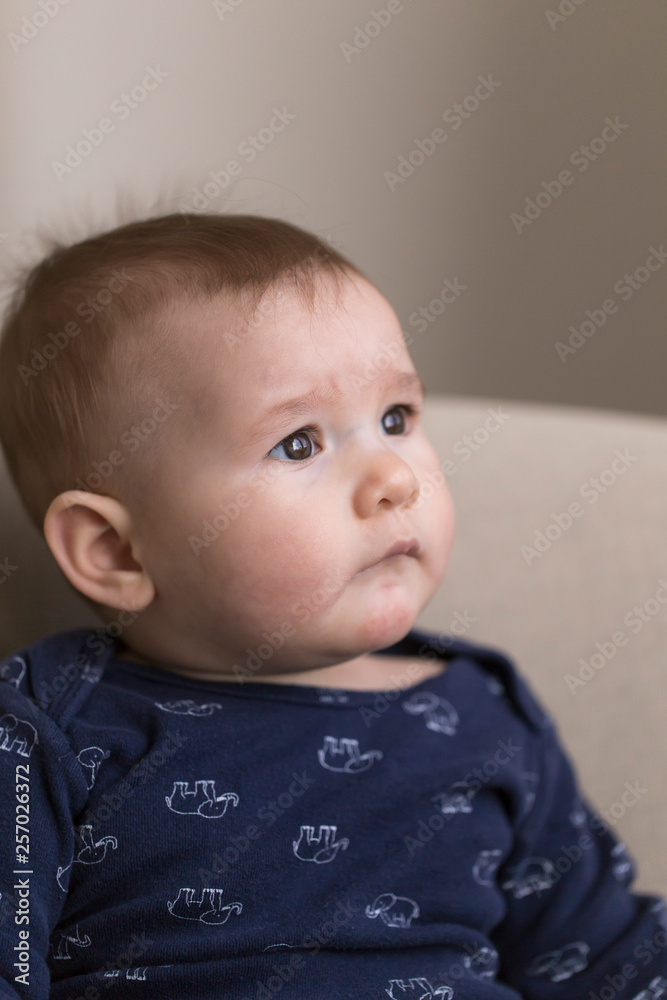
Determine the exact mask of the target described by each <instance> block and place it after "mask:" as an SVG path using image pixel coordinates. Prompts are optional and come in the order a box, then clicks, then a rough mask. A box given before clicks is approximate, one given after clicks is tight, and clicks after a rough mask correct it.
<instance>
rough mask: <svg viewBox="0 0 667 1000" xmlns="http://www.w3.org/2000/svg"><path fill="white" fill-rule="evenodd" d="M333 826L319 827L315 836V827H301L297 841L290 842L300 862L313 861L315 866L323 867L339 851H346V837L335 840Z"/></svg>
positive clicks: (347, 842) (347, 841) (347, 844)
mask: <svg viewBox="0 0 667 1000" xmlns="http://www.w3.org/2000/svg"><path fill="white" fill-rule="evenodd" d="M337 829H338V827H335V826H320V828H319V831H318V834H317V836H315V827H313V826H302V827H301V829H300V831H299V839H298V840H293V841H292V848H293V850H294V853H295V855H296V856H297V858H299V860H300V861H314V862H315V864H318V865H325V864H327V863H328V862H329V861H333V859H334V858H335V857H336V855H337V854H338V851H339V850H343V851H345V850H347V848H348V846H349V843H350V841H349V840H348V839H347V837H343V838H342V840H336V831H337Z"/></svg>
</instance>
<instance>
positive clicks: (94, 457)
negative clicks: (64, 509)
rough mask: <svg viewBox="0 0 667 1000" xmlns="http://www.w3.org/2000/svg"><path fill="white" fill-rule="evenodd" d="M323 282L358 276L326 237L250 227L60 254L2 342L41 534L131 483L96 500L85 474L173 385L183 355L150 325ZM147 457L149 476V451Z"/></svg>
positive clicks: (25, 285) (235, 224)
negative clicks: (191, 308)
mask: <svg viewBox="0 0 667 1000" xmlns="http://www.w3.org/2000/svg"><path fill="white" fill-rule="evenodd" d="M322 273H325V274H328V275H332V276H334V277H335V278H336V280H338V278H340V277H341V276H343V275H345V274H348V273H352V274H357V275H361V272H360V271H359V270H358V268H356V267H354V265H352V264H351V263H350V262H349V261H348V260H347V259H346V258H345V257H344V256H342V255H341V254H340V253H339V252H338V251H336V250H335V249H333V248H332V247H331V246H328V245H327V244H326V243H325V242H324V241H323V240H320V239H319V238H318V237H317V236H315V235H312V234H310V233H308V232H306V231H304V230H302V229H300V228H298V227H296V226H293V225H291V224H289V223H287V222H283V221H280V220H277V219H267V218H262V217H259V216H251V215H229V216H219V215H197V214H173V215H165V216H161V217H158V218H152V219H147V220H144V221H139V222H132V223H130V224H128V225H123V226H120V227H118V228H116V229H113V230H111V231H109V232H105V233H102V234H100V235H97V236H93V237H91V238H89V239H85V240H83V241H81V242H79V243H76V244H74V245H73V246H63V245H62V244H57V245H56V246H55V247H53V248H52V249H51V252H50V253H49V254H48V256H46V257H45V258H44V259H43V260H42V261H41V262H40V263H39V264H37V266H35V267H33V268H32V269H31V270H30V271H29V273H28V274H27V276H25V277H24V278H23V280H22V281H21V283H20V285H19V287H18V288H17V289H16V292H15V294H14V297H13V299H12V301H11V303H10V306H9V309H8V312H7V315H6V318H5V321H4V325H3V329H2V339H1V340H0V444H1V445H2V448H3V451H4V454H5V458H6V461H7V465H8V467H9V471H10V474H11V476H12V478H13V480H14V483H15V485H16V487H17V490H18V492H19V494H20V495H21V498H22V500H23V502H24V504H25V507H26V510H27V512H28V514H29V515H30V517H31V519H32V521H33V522H34V524H35V525H36V526H37V528H38V529H39V530H40V531H41V529H42V524H43V520H44V514H45V513H46V510H47V509H48V506H49V504H50V502H51V501H52V500H53V498H54V497H56V496H58V494H60V493H62V492H65V491H66V490H70V489H80V488H83V489H90V490H92V491H93V492H98V491H99V492H103V493H109V494H110V495H114V491H113V483H114V482H117V481H122V477H123V476H127V475H130V474H131V471H132V467H131V463H127V464H124V465H123V466H120V468H118V469H114V476H115V478H114V479H113V480H111V479H110V480H109V481H108V482H104V483H103V484H102V485H101V486H100V487H99V489H96V481H95V480H94V478H93V477H92V476H91V475H90V472H91V469H92V468H94V463H97V465H98V467H99V464H100V461H101V460H106V456H108V455H109V454H110V452H111V449H113V447H114V444H115V443H116V442H117V441H118V439H119V436H120V434H121V432H123V431H124V429H125V428H127V427H128V426H129V424H130V423H131V422H132V420H136V419H140V418H141V416H146V415H147V414H148V413H150V410H151V408H152V407H153V406H154V405H155V400H156V399H157V398H159V397H160V396H161V394H164V393H165V392H168V391H169V386H173V385H174V380H175V379H177V378H178V371H174V367H175V365H174V361H175V359H176V360H177V359H178V358H179V357H180V358H185V357H186V356H187V351H188V345H187V343H183V342H181V343H173V340H174V338H173V335H172V337H171V342H170V336H169V334H170V330H169V324H168V322H166V323H165V322H160V323H156V322H152V321H153V320H154V318H155V317H157V316H158V315H160V314H162V315H164V314H165V310H167V311H168V307H169V304H170V303H173V302H174V301H175V300H178V299H190V300H193V301H197V300H199V301H202V300H204V301H206V300H210V299H211V298H213V297H214V296H216V295H218V294H220V293H229V294H230V295H232V296H235V297H237V298H240V300H241V301H243V302H244V303H247V304H248V307H249V308H250V307H253V308H254V307H255V306H256V305H257V304H258V302H259V301H260V299H261V296H262V295H263V294H264V292H265V291H267V290H268V289H269V288H270V287H271V286H273V285H274V284H276V283H278V282H283V281H287V282H290V283H291V285H292V286H293V288H294V289H295V290H296V291H297V292H298V294H299V295H301V296H302V297H304V298H305V299H306V300H307V301H310V302H311V303H312V299H313V294H314V287H315V283H316V281H315V279H316V277H317V275H318V274H322ZM361 276H363V275H361ZM130 334H131V337H130V336H129V335H130ZM221 335H222V334H221ZM128 339H129V340H130V341H131V344H132V349H131V350H129V349H128V347H127V344H128ZM165 346H168V347H169V350H165ZM176 367H177V365H176ZM157 436H159V435H156V437H157ZM141 457H142V468H145V467H147V466H148V464H149V462H150V460H151V449H150V448H148V449H145V451H142V456H141ZM128 466H129V469H130V471H128ZM97 478H98V479H101V477H99V476H98V477H97Z"/></svg>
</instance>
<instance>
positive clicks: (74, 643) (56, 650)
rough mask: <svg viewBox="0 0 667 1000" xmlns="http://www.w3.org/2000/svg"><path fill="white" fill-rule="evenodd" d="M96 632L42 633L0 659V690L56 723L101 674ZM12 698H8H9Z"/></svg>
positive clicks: (80, 629) (101, 648)
mask: <svg viewBox="0 0 667 1000" xmlns="http://www.w3.org/2000/svg"><path fill="white" fill-rule="evenodd" d="M94 636H95V632H94V631H92V630H91V629H86V628H79V629H70V630H68V631H64V632H58V633H55V634H54V635H49V636H45V637H44V638H42V639H38V640H36V641H35V642H33V643H30V644H29V645H27V646H24V647H22V648H20V649H18V650H16V651H15V652H14V653H12V654H10V655H9V656H7V657H5V659H4V660H2V661H1V662H0V684H1V685H2V688H1V690H2V691H3V692H4V694H5V696H6V697H5V699H4V700H5V701H6V698H7V697H10V696H14V697H15V698H16V699H19V700H21V699H26V700H27V701H28V702H29V703H30V704H31V705H32V706H34V708H35V709H36V710H39V711H41V712H42V713H44V714H45V715H47V716H49V717H50V718H51V719H53V720H54V721H55V722H57V723H58V724H62V723H63V722H64V721H65V716H66V715H69V714H70V711H71V709H73V708H74V706H75V705H78V704H79V702H81V701H83V700H85V699H86V698H87V697H88V695H89V694H90V692H91V690H92V688H93V686H94V685H96V684H97V682H98V681H99V680H100V678H101V676H102V674H103V673H104V665H103V662H102V661H103V659H104V657H101V656H100V654H101V653H103V652H104V649H103V647H101V646H99V645H96V644H95V642H91V637H94ZM10 700H11V699H10Z"/></svg>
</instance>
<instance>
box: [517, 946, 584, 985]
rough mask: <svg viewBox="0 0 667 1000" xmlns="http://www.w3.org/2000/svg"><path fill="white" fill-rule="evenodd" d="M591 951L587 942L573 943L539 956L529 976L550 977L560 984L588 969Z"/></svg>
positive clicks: (531, 967)
mask: <svg viewBox="0 0 667 1000" xmlns="http://www.w3.org/2000/svg"><path fill="white" fill-rule="evenodd" d="M589 951H590V948H589V947H588V945H587V944H586V942H585V941H573V942H572V943H571V944H565V945H563V947H562V948H556V950H555V951H547V952H545V954H544V955H538V956H537V958H536V959H535V960H534V961H533V962H532V963H531V965H530V966H529V967H528V968H527V969H526V972H527V973H528V975H529V976H548V977H549V979H550V980H551V982H552V983H560V982H562V981H563V980H564V979H569V978H570V977H571V976H573V975H574V974H575V973H576V972H581V970H582V969H585V968H586V966H587V965H588V953H589Z"/></svg>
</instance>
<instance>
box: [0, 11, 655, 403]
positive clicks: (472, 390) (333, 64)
mask: <svg viewBox="0 0 667 1000" xmlns="http://www.w3.org/2000/svg"><path fill="white" fill-rule="evenodd" d="M61 2H62V0H5V3H4V4H3V6H2V11H1V12H0V45H1V46H2V52H3V58H2V81H1V82H2V84H3V87H2V93H3V95H4V97H3V98H2V103H1V104H0V113H1V115H2V132H3V150H4V156H3V157H2V168H1V169H2V173H1V175H0V179H1V184H0V231H1V232H2V234H3V239H2V242H1V243H0V254H1V255H2V261H3V262H7V261H8V260H9V261H13V260H15V259H16V258H17V256H18V257H19V258H22V257H23V256H25V255H26V253H30V247H31V240H30V237H29V234H30V233H31V231H32V230H33V228H34V226H35V225H36V224H39V225H41V226H42V227H45V228H47V230H48V229H50V230H53V231H55V232H56V233H58V234H63V235H64V236H65V237H66V238H70V237H74V236H78V235H84V234H85V233H86V232H88V231H89V230H90V229H91V228H95V227H96V226H98V227H99V226H107V225H110V224H113V222H114V221H115V216H114V211H115V209H114V206H115V204H116V203H117V201H118V199H119V197H120V196H121V195H122V197H123V198H128V197H129V198H131V199H132V200H133V202H134V204H136V206H137V207H138V210H139V211H140V212H141V213H142V214H146V213H148V212H150V211H151V210H154V209H155V208H156V207H157V208H158V209H165V210H169V209H173V208H176V209H178V208H179V207H184V206H188V205H192V203H193V200H194V197H195V190H196V189H202V187H203V185H204V184H205V183H207V182H208V183H209V185H210V186H209V188H208V189H207V190H208V194H209V195H210V197H208V196H207V198H206V199H205V198H204V197H202V198H201V200H200V201H199V202H198V205H199V206H204V205H205V207H207V208H208V209H213V210H231V211H251V212H259V213H263V214H269V215H278V216H283V217H286V218H288V219H290V220H292V221H294V222H296V223H298V224H301V225H304V226H306V227H308V228H311V229H314V230H316V231H318V232H319V233H320V234H322V235H324V236H327V237H329V238H330V239H331V240H332V241H335V242H336V244H337V245H339V246H340V247H341V248H342V249H343V250H344V251H345V252H347V253H348V254H349V255H351V256H352V257H353V259H354V260H355V261H356V262H357V263H358V264H360V265H361V266H362V267H363V268H364V269H365V270H366V271H367V273H368V274H369V276H370V277H371V278H372V279H373V280H374V281H376V282H377V284H378V285H379V286H380V287H381V288H382V289H383V290H384V291H385V292H386V293H387V294H388V295H389V296H390V298H391V299H392V302H393V303H394V305H395V307H396V309H397V312H398V314H399V317H400V318H401V321H402V323H403V326H404V328H405V330H406V331H407V332H408V333H409V334H410V340H411V350H412V353H413V356H414V358H415V362H416V364H417V366H418V368H419V370H420V371H421V372H422V374H423V376H424V378H425V380H426V383H427V385H428V387H429V389H431V390H434V391H446V392H453V393H456V394H460V395H485V394H488V395H492V396H494V397H496V398H506V399H524V400H542V401H550V402H562V403H570V404H581V405H586V406H602V407H608V408H618V409H625V410H635V411H645V412H653V413H667V393H665V391H664V372H665V370H666V368H667V356H666V355H667V343H666V340H665V338H664V336H660V334H661V333H662V329H663V325H664V321H663V314H664V303H665V287H666V277H667V266H662V267H661V268H659V269H656V270H654V271H649V270H640V272H639V278H640V280H641V279H643V278H644V277H646V275H648V279H649V280H648V281H646V283H645V284H638V287H637V289H636V290H633V289H631V288H629V287H628V285H627V284H625V282H624V279H623V276H624V275H625V274H630V275H632V274H634V272H635V271H636V270H637V268H642V267H645V261H646V259H647V257H648V256H649V253H650V248H651V247H655V248H657V249H659V248H660V246H661V241H662V240H666V239H667V228H666V218H665V197H664V195H665V169H664V164H665V134H666V133H665V120H664V100H663V99H662V96H663V94H664V92H665V75H666V72H667V63H666V61H665V59H664V52H665V42H666V41H667V8H666V6H665V4H664V3H661V2H660V0H578V2H575V0H559V2H560V8H561V9H562V11H563V12H564V13H560V14H559V13H558V11H559V2H557V0H553V2H545V0H523V2H515V0H402V2H399V0H391V2H390V3H389V2H388V0H375V2H370V0H368V2H366V0H363V2H362V0H335V2H329V3H324V2H321V3H313V2H312V0H282V2H280V3H278V2H275V0H228V2H222V0H219V2H216V3H214V2H212V0H188V2H185V0H180V2H179V0H141V2H138V0H134V2H132V0H114V2H113V3H102V2H100V0H69V2H67V3H65V4H64V5H62V6H61V5H60V4H61ZM40 3H41V5H42V6H40ZM392 11H393V13H391V12H392ZM567 11H570V13H569V14H566V12H567ZM373 12H375V15H374V14H373ZM390 14H391V16H390ZM24 19H27V20H24ZM42 22H46V23H42ZM371 22H372V23H371ZM380 22H385V23H384V24H380ZM369 23H371V27H370V29H369V31H368V33H366V32H365V26H366V25H367V24H369ZM35 25H36V26H35ZM358 29H361V31H359V30H358ZM362 32H363V33H362ZM21 33H23V35H21ZM371 34H372V35H373V37H369V36H370V35H371ZM29 35H32V36H34V37H29V38H27V37H25V38H24V37H23V36H29ZM364 36H365V37H364ZM365 41H366V44H365V45H364V42H365ZM352 46H354V48H353V47H352ZM147 67H151V68H153V70H157V72H156V73H155V74H154V76H153V77H152V78H150V79H149V80H148V81H147V83H148V84H149V86H153V87H154V88H155V89H153V90H152V91H144V92H143V93H144V94H145V99H144V100H140V101H136V100H133V98H132V96H130V101H131V102H133V103H135V104H136V106H134V107H130V106H128V105H127V104H123V98H122V95H123V94H124V93H128V92H129V93H130V95H131V92H132V89H133V88H135V87H137V86H138V87H141V86H142V80H143V79H144V77H145V76H146V74H147ZM161 77H162V78H161ZM480 77H481V78H485V79H487V80H489V81H490V82H489V84H488V85H487V87H486V88H485V87H484V86H482V85H481V84H480V82H479V80H480ZM476 88H479V96H482V95H485V99H484V100H482V101H481V102H479V106H478V107H476V108H475V105H476V103H478V102H477V100H476V99H475V98H474V96H473V97H472V98H470V99H469V100H468V103H467V108H468V109H469V110H470V113H468V111H467V110H465V109H464V114H466V115H467V117H466V118H465V119H463V118H461V117H459V116H458V114H457V112H456V110H455V105H456V104H457V102H458V103H460V102H463V101H464V99H465V98H466V97H469V96H470V95H474V92H475V89H476ZM489 91H491V92H489ZM141 95H142V91H141V90H139V91H138V92H135V97H136V96H139V97H141ZM123 108H124V110H123ZM274 109H278V110H279V111H281V112H282V111H283V109H286V111H287V116H285V115H283V118H284V119H285V118H287V117H288V116H293V118H291V119H290V120H288V121H287V123H285V120H283V121H281V120H280V118H276V117H275V110H274ZM448 112H449V113H448ZM443 115H444V116H445V118H444V119H443ZM607 118H611V119H612V120H617V121H618V123H619V125H618V127H617V131H618V134H616V133H614V131H613V130H609V129H607V132H606V135H607V138H609V139H612V138H613V141H610V142H608V143H607V144H606V148H603V147H605V141H604V139H602V140H599V137H600V136H601V135H602V133H603V129H604V128H605V121H606V119H607ZM102 119H106V120H107V123H106V126H105V127H106V128H107V129H108V131H107V132H106V133H105V132H103V131H99V134H98V133H97V132H95V131H94V130H96V129H99V123H100V121H101V120H102ZM271 124H273V126H274V127H275V129H277V128H281V129H282V131H277V130H275V131H271ZM620 126H623V127H622V128H621V127H620ZM84 129H88V130H89V131H92V134H93V136H94V137H95V138H96V139H97V140H99V144H98V145H96V146H94V147H93V148H92V151H91V152H90V155H87V156H85V157H84V158H83V159H82V160H81V162H80V164H79V165H76V166H74V167H73V168H72V169H71V170H69V169H66V170H58V168H54V163H57V162H60V163H63V162H64V159H65V154H66V148H67V146H69V145H71V146H74V147H76V145H77V143H78V142H79V141H80V140H81V139H82V138H84V133H83V130H84ZM267 129H268V130H269V131H264V132H261V130H267ZM434 129H436V130H437V129H439V130H440V132H436V137H437V138H438V139H439V140H441V141H440V142H439V143H435V142H433V141H432V140H431V143H430V146H432V147H433V152H432V153H431V155H428V156H425V157H424V162H423V163H422V164H420V165H417V166H415V167H414V168H413V170H412V173H411V174H410V176H407V177H405V178H404V179H401V180H400V181H396V180H394V179H392V178H391V177H390V176H387V175H388V174H391V173H394V174H397V170H398V166H399V163H400V162H402V161H400V157H405V158H406V160H407V158H409V157H410V154H411V152H412V154H413V155H412V159H413V161H414V162H416V163H418V162H419V160H420V154H419V151H418V150H417V147H416V145H415V142H416V140H420V141H423V140H426V139H428V137H429V136H431V134H432V132H433V130H434ZM257 133H259V134H260V135H261V136H263V137H264V139H267V138H268V139H270V140H271V141H270V142H269V143H268V144H267V145H266V146H265V148H263V149H261V151H255V156H254V158H253V159H252V161H251V159H250V158H251V155H252V152H251V147H250V146H248V145H244V143H246V142H247V137H249V136H252V135H257ZM596 139H598V140H599V141H598V142H594V143H593V149H592V155H593V156H595V157H596V158H595V159H590V160H588V161H587V160H585V159H584V156H583V154H581V153H579V154H576V153H575V151H576V150H577V149H578V148H579V147H580V146H581V145H585V146H587V145H588V144H589V143H591V142H592V141H593V140H596ZM261 141H262V140H261V139H260V142H261ZM430 146H429V144H428V143H427V148H430ZM415 150H417V151H416V153H415V152H414V151H415ZM596 150H597V151H598V152H599V155H596ZM601 150H603V151H601ZM573 153H575V158H574V162H572V161H571V155H572V154H573ZM230 161H235V162H236V164H237V168H236V169H237V170H238V176H237V177H235V178H232V179H231V181H230V183H229V184H228V185H226V186H224V184H223V183H222V181H223V180H224V178H222V177H221V175H219V172H220V171H221V170H224V168H225V167H226V165H227V164H229V162H230ZM403 162H404V166H403V172H404V173H407V172H408V170H409V169H410V168H409V167H406V166H405V162H406V161H403ZM586 164H587V167H586V169H584V166H585V165H586ZM563 170H569V183H568V184H566V185H565V186H564V187H563V190H562V193H561V194H560V196H559V197H556V198H554V199H553V201H552V203H551V204H550V205H547V204H546V203H547V202H548V200H549V198H548V196H547V194H546V192H545V189H544V188H543V182H554V181H556V180H557V178H558V175H559V173H560V172H561V171H563ZM211 171H212V172H213V173H218V175H219V176H220V177H221V182H214V181H212V180H211V177H210V172H211ZM557 190H558V187H557V185H552V191H554V192H556V191H557ZM540 191H542V196H541V198H540V201H541V202H542V203H543V206H544V207H543V209H541V210H540V214H539V216H538V217H537V218H535V219H534V221H532V222H530V223H526V224H522V223H521V221H520V220H518V219H517V220H516V221H517V225H518V227H519V228H520V230H521V231H520V232H519V231H517V225H515V224H514V223H513V221H512V215H513V214H515V215H517V216H518V215H521V214H523V213H524V210H525V202H526V199H527V198H534V197H535V196H536V195H537V194H538V192H540ZM156 199H157V200H158V201H157V203H156ZM656 262H657V258H651V266H652V267H656ZM446 279H448V280H449V281H450V282H451V285H453V286H454V287H455V288H456V287H457V279H458V287H459V288H462V287H463V286H465V291H460V292H459V294H458V295H454V294H453V293H452V292H451V291H449V292H448V291H447V290H446V288H447V286H446V285H445V281H446ZM619 280H620V281H621V285H620V286H619V285H618V282H619ZM443 287H444V288H445V298H446V299H451V300H452V301H450V302H446V303H442V302H438V301H437V299H438V298H439V296H440V294H441V290H442V289H443ZM621 289H623V290H622V291H621ZM434 300H435V301H434ZM612 300H613V301H612ZM431 302H433V303H434V309H435V310H440V309H441V310H442V312H441V314H440V315H437V316H436V315H435V312H434V311H432V310H431V309H430V306H429V303H431ZM605 302H607V306H608V312H609V314H608V315H605V313H604V309H603V304H604V303H605ZM420 308H426V309H429V313H428V318H423V319H421V320H420V318H419V317H418V316H415V313H417V311H418V310H419V309H420ZM586 310H590V311H592V312H593V314H594V316H597V318H598V321H599V320H600V319H604V320H605V322H604V325H603V326H602V327H601V328H600V329H597V330H596V329H595V327H594V326H591V327H589V328H588V329H589V332H592V331H594V332H593V335H592V336H591V337H590V338H584V337H580V341H581V343H582V345H583V346H581V347H579V348H578V349H577V350H576V351H575V352H573V353H570V354H567V355H565V356H564V357H565V360H564V361H562V360H561V359H560V358H559V356H558V353H557V351H556V347H555V344H556V343H557V342H558V341H561V342H564V343H565V342H567V339H568V337H569V336H570V333H569V327H570V326H574V327H580V326H581V324H582V322H584V321H585V320H586V319H587V316H586ZM411 318H412V322H411ZM416 320H417V321H419V322H418V323H416V322H415V321H416ZM431 320H432V321H431ZM589 322H593V323H594V320H593V321H589Z"/></svg>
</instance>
